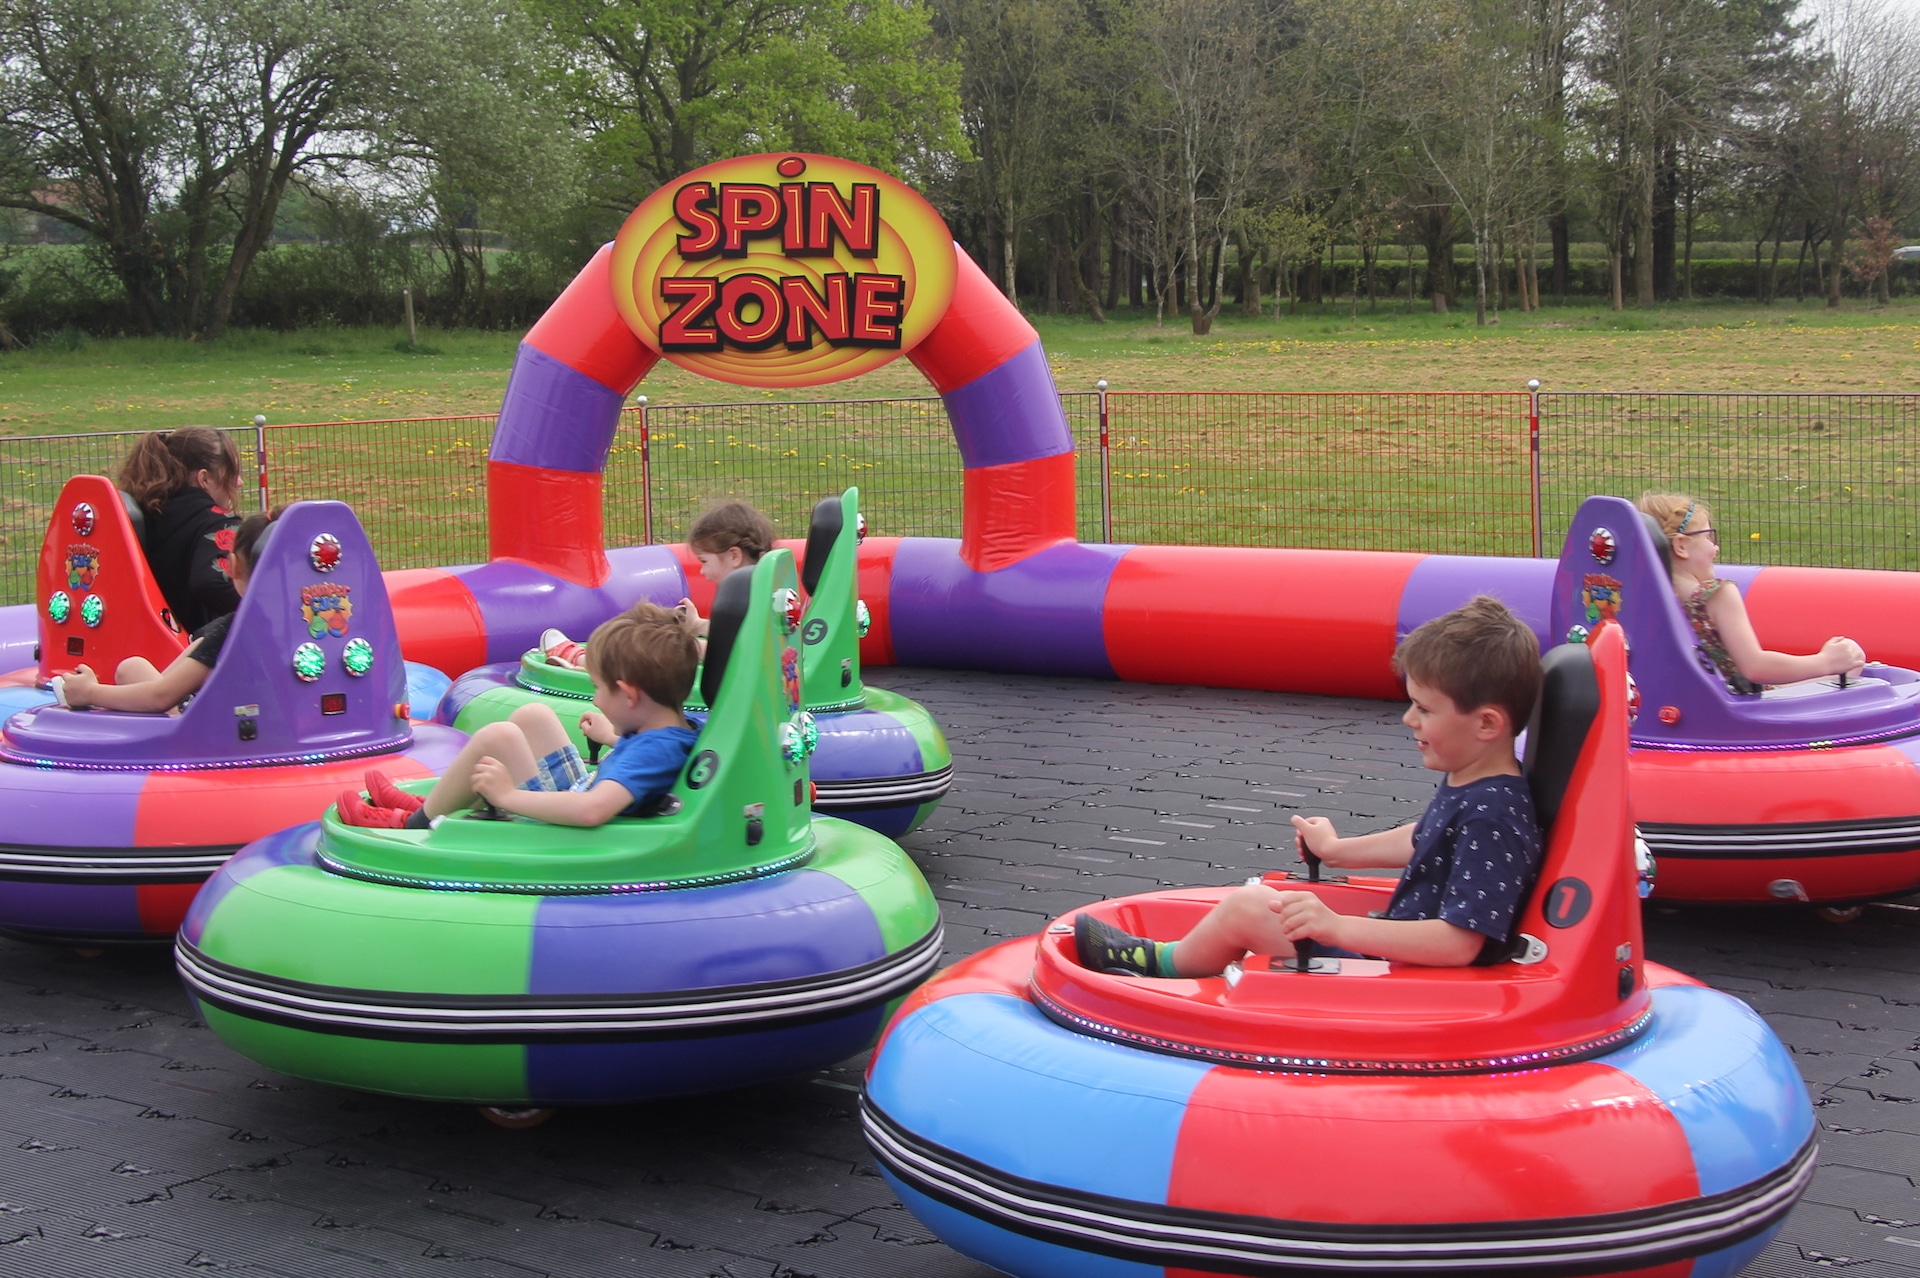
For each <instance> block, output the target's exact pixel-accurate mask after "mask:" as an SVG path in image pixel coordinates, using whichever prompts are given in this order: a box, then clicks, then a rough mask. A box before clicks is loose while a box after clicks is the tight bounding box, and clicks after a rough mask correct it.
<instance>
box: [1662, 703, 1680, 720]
mask: <svg viewBox="0 0 1920 1278" xmlns="http://www.w3.org/2000/svg"><path fill="white" fill-rule="evenodd" d="M1660 722H1662V723H1666V724H1674V723H1678V722H1680V707H1679V706H1661V707H1660Z"/></svg>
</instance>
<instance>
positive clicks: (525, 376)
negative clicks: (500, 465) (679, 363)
mask: <svg viewBox="0 0 1920 1278" xmlns="http://www.w3.org/2000/svg"><path fill="white" fill-rule="evenodd" d="M626 398H627V397H626V396H625V395H623V394H621V393H620V392H619V391H616V390H612V389H610V388H608V387H606V386H602V385H601V384H600V383H599V382H596V381H595V380H593V378H591V377H588V376H587V375H586V374H585V373H582V372H580V371H578V370H576V369H574V368H571V367H569V366H568V365H566V364H564V363H562V362H561V361H559V360H557V359H555V358H554V357H553V356H551V355H549V354H547V353H546V352H545V351H542V350H540V349H538V348H536V347H533V346H529V345H527V344H526V343H525V342H522V343H520V351H519V354H518V355H516V356H515V357H514V361H513V372H512V373H511V374H510V375H509V376H508V378H507V393H506V396H505V398H504V399H503V400H502V401H501V404H500V424H499V425H498V426H496V427H495V428H494V432H493V447H492V448H491V449H490V450H489V451H488V453H487V459H488V460H489V461H497V462H508V463H511V464H513V465H517V466H537V467H540V468H541V469H544V470H572V471H579V472H581V473H583V474H592V475H597V474H600V473H601V472H602V471H604V470H605V469H606V468H607V450H608V449H609V448H611V447H612V446H613V436H614V432H615V431H616V430H618V429H619V427H620V408H621V405H623V404H624V403H625V402H626ZM527 515H528V517H529V518H537V517H538V513H537V512H527Z"/></svg>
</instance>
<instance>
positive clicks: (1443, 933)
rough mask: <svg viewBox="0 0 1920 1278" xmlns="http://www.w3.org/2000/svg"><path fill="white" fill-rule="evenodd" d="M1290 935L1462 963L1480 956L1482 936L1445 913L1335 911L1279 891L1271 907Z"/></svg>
mask: <svg viewBox="0 0 1920 1278" xmlns="http://www.w3.org/2000/svg"><path fill="white" fill-rule="evenodd" d="M1269 908H1270V909H1272V910H1273V912H1274V913H1275V914H1277V915H1279V916H1280V927H1281V930H1282V932H1283V934H1284V935H1285V936H1286V938H1287V940H1289V941H1300V940H1311V941H1319V942H1320V943H1321V944H1323V945H1335V946H1338V947H1340V948H1341V949H1343V950H1353V951H1355V952H1357V953H1360V954H1378V955H1379V956H1380V957H1381V958H1383V959H1391V960H1392V961H1393V962H1395V963H1418V964H1420V965H1421V966H1422V967H1465V966H1467V965H1468V964H1469V963H1471V962H1473V961H1474V960H1475V959H1477V958H1479V957H1480V948H1481V946H1482V945H1484V944H1485V943H1486V939H1487V938H1486V937H1484V936H1481V935H1480V934H1479V933H1478V932H1475V931H1472V930H1470V929H1468V928H1464V927H1456V926H1454V925H1453V924H1451V923H1448V922H1446V921H1445V920H1443V919H1375V918H1367V917H1364V916H1360V915H1353V914H1336V913H1335V912H1334V911H1333V910H1331V909H1329V908H1328V907H1327V904H1326V902H1324V901H1322V900H1321V899H1320V898H1319V897H1317V896H1315V895H1314V894H1313V893H1311V892H1282V893H1280V894H1279V896H1278V897H1277V898H1276V899H1275V900H1274V902H1273V904H1272V905H1271V906H1270V907H1269Z"/></svg>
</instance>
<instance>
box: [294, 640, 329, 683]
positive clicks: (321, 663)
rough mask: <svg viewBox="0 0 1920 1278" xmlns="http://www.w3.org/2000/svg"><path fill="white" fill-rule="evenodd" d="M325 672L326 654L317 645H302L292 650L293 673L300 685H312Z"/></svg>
mask: <svg viewBox="0 0 1920 1278" xmlns="http://www.w3.org/2000/svg"><path fill="white" fill-rule="evenodd" d="M326 670H327V654H326V653H324V652H322V651H320V645H319V644H317V643H303V644H301V645H300V646H299V647H298V648H295V649H294V650H293V673H294V675H295V676H296V677H297V678H298V679H299V680H300V682H301V683H312V682H313V681H314V680H315V679H318V678H319V677H320V676H321V675H323V674H325V673H326Z"/></svg>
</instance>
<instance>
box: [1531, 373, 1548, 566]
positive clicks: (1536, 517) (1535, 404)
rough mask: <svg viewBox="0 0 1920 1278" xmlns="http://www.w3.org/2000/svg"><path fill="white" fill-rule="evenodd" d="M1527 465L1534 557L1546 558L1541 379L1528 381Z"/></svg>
mask: <svg viewBox="0 0 1920 1278" xmlns="http://www.w3.org/2000/svg"><path fill="white" fill-rule="evenodd" d="M1527 466H1528V469H1529V470H1530V471H1531V472H1532V478H1533V557H1534V558H1535V559H1544V558H1546V553H1545V550H1544V549H1543V547H1542V544H1541V535H1542V530H1541V527H1540V379H1539V378H1537V377H1536V378H1534V379H1533V380H1531V381H1529V382H1528V383H1527Z"/></svg>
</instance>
